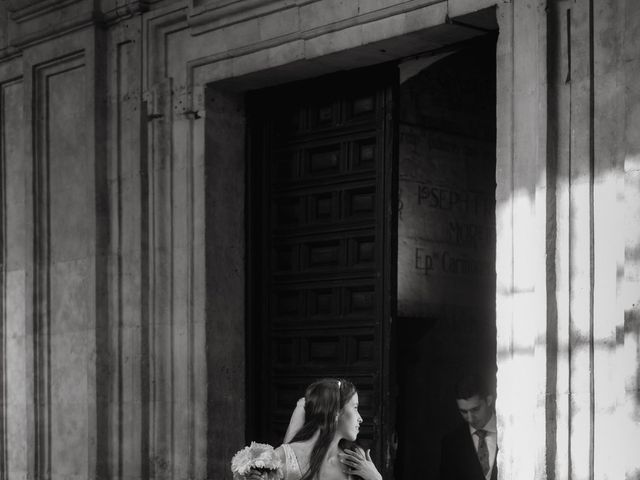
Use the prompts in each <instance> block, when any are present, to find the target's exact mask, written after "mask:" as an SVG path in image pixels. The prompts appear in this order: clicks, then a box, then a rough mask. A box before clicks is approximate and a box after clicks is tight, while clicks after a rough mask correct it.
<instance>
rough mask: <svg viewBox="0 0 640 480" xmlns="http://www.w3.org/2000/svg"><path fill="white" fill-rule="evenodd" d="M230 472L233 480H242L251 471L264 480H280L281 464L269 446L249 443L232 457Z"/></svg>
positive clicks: (282, 476) (282, 475) (281, 475)
mask: <svg viewBox="0 0 640 480" xmlns="http://www.w3.org/2000/svg"><path fill="white" fill-rule="evenodd" d="M231 471H232V472H233V479H234V480H243V479H244V478H246V477H247V475H248V474H249V473H250V472H251V471H257V472H259V473H261V474H263V475H264V478H265V479H266V480H281V479H282V478H284V474H283V473H282V462H281V461H280V459H279V458H278V455H277V454H276V451H275V450H274V449H273V447H272V446H271V445H268V444H266V443H256V442H251V445H249V446H248V447H244V448H243V449H242V450H240V451H238V453H236V454H235V455H234V456H233V459H232V460H231Z"/></svg>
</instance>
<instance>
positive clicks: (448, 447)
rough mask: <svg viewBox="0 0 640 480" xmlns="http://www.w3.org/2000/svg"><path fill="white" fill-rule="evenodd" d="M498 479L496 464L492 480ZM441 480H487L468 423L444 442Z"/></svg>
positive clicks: (454, 431)
mask: <svg viewBox="0 0 640 480" xmlns="http://www.w3.org/2000/svg"><path fill="white" fill-rule="evenodd" d="M497 478H498V465H497V464H495V462H494V466H493V471H492V472H491V480H497ZM440 480H485V478H484V475H483V474H482V467H481V466H480V461H479V460H478V455H477V453H476V449H475V447H474V446H473V439H472V438H471V433H470V432H469V425H467V424H466V423H462V424H461V425H460V426H459V427H458V428H456V429H455V430H453V431H452V432H451V433H449V434H448V435H446V436H445V437H444V438H443V440H442V453H441V457H440Z"/></svg>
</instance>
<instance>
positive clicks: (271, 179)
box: [248, 69, 396, 459]
mask: <svg viewBox="0 0 640 480" xmlns="http://www.w3.org/2000/svg"><path fill="white" fill-rule="evenodd" d="M393 82H394V77H393V74H392V73H390V72H388V71H386V70H380V69H378V70H365V71H362V72H358V73H355V74H354V73H350V74H340V75H334V76H330V77H323V78H320V79H317V80H313V81H307V82H302V83H298V84H294V85H288V86H286V87H284V88H282V87H281V88H277V89H271V90H267V91H262V92H257V93H256V94H255V95H251V96H250V97H249V105H248V112H249V132H250V155H249V165H250V166H249V189H250V192H251V196H252V199H251V201H250V209H251V211H250V219H251V220H250V222H249V225H248V228H249V229H250V230H251V232H250V240H249V252H250V255H249V259H248V260H249V266H250V269H249V278H250V288H249V296H248V298H249V304H248V316H249V318H248V320H249V321H248V329H249V334H248V351H249V352H250V358H249V365H250V374H249V385H248V387H249V395H250V398H251V399H252V400H253V405H254V408H253V409H252V410H251V411H250V412H249V413H250V414H249V419H248V420H249V422H248V423H249V425H250V429H251V431H250V432H249V433H250V435H254V437H252V438H261V439H263V440H265V441H268V442H269V443H272V444H275V445H278V444H280V443H281V442H282V438H283V435H284V432H285V430H286V427H287V424H288V420H289V416H290V414H291V411H292V409H293V407H294V405H295V403H296V400H297V398H299V397H300V396H302V395H303V393H304V388H305V386H306V385H308V384H309V383H311V382H312V381H313V380H315V379H318V378H322V377H344V378H348V379H350V380H352V381H353V382H354V383H355V385H356V387H357V389H358V392H359V398H360V411H361V414H362V416H363V418H364V423H363V427H362V428H361V433H360V439H361V440H362V441H363V443H368V444H369V445H370V446H371V447H372V451H374V452H375V455H376V456H377V458H378V459H381V458H382V453H383V448H386V445H385V446H384V447H383V444H385V443H386V442H385V438H387V437H388V436H389V435H388V432H389V431H390V430H389V429H388V428H387V427H389V426H390V425H391V423H392V422H391V420H392V418H391V416H389V412H391V411H392V410H391V408H392V405H390V404H389V401H390V399H391V398H392V397H391V395H390V385H389V360H390V352H389V346H390V326H391V316H392V310H391V306H392V305H393V299H394V298H395V280H393V275H392V273H393V272H395V253H394V252H395V249H394V248H392V246H393V242H394V238H393V235H392V234H391V232H394V231H395V230H394V229H393V228H390V227H391V226H392V225H393V224H394V221H395V211H396V209H395V207H394V205H395V197H396V193H395V189H394V188H393V185H394V184H395V182H393V179H394V168H393V161H392V160H393V145H392V142H393V128H392V123H391V120H392V119H391V115H392V105H393V104H392V100H393V98H392V96H393ZM392 270H393V272H392ZM251 357H252V358H251ZM383 426H384V428H383ZM251 427H253V428H251ZM387 430H388V431H387Z"/></svg>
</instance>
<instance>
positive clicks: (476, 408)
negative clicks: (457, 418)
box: [456, 395, 493, 429]
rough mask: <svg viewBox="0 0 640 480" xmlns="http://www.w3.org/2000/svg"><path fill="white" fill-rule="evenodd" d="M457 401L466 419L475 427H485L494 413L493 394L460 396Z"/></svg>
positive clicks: (461, 413)
mask: <svg viewBox="0 0 640 480" xmlns="http://www.w3.org/2000/svg"><path fill="white" fill-rule="evenodd" d="M456 403H457V404H458V410H459V411H460V415H462V418H463V419H464V421H465V422H467V423H468V424H469V425H471V426H472V427H473V428H475V429H478V428H483V427H484V426H485V425H486V424H487V422H488V421H489V419H491V415H493V397H492V396H491V395H488V396H486V397H481V396H480V395H474V396H473V397H469V398H458V399H457V400H456Z"/></svg>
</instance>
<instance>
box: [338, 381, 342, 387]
mask: <svg viewBox="0 0 640 480" xmlns="http://www.w3.org/2000/svg"><path fill="white" fill-rule="evenodd" d="M341 386H342V382H341V381H340V380H338V388H340V387H341Z"/></svg>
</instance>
